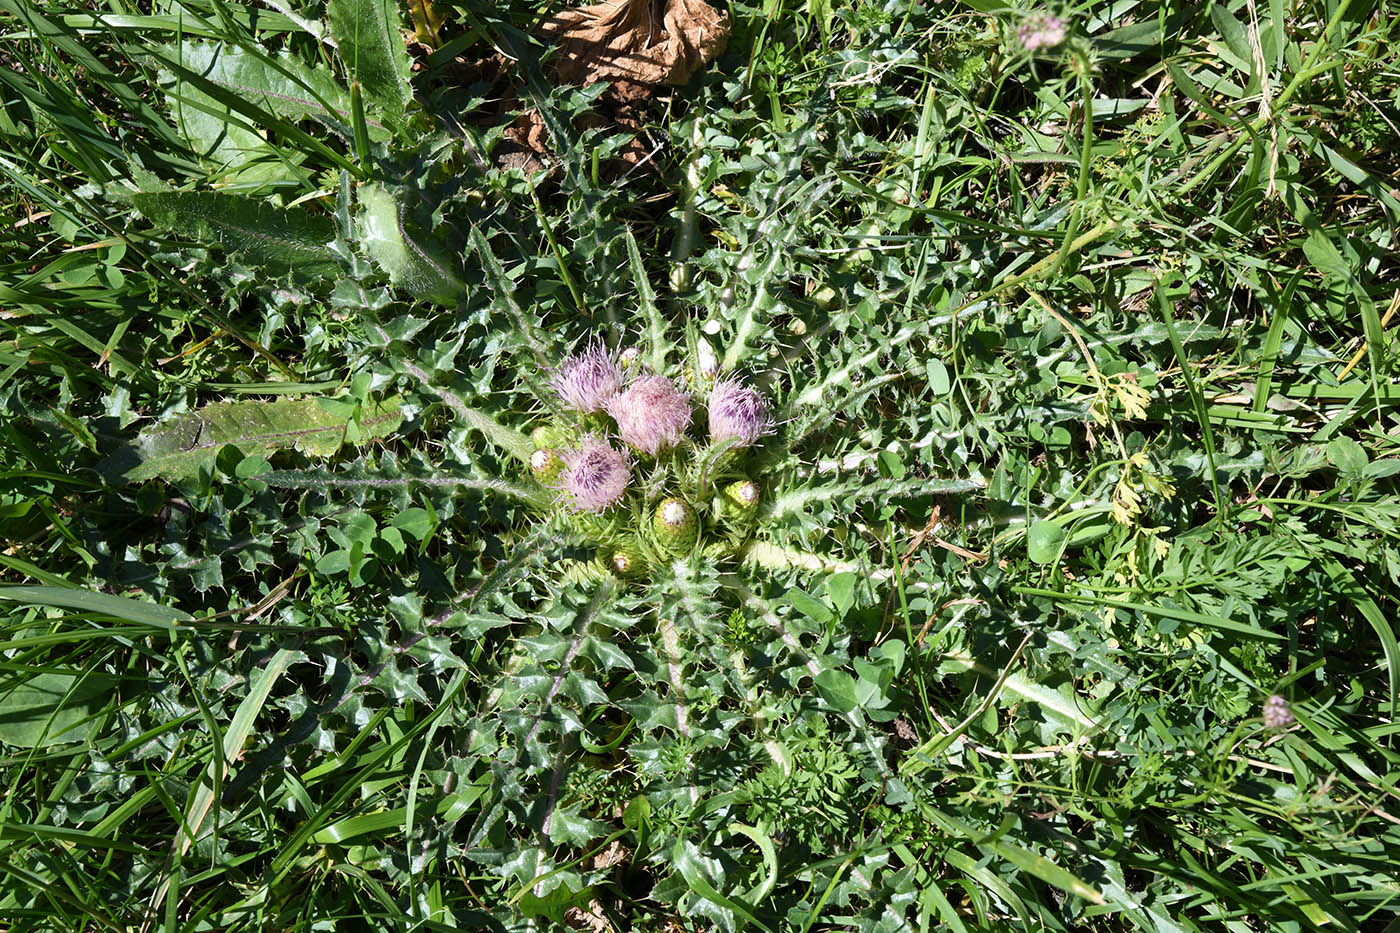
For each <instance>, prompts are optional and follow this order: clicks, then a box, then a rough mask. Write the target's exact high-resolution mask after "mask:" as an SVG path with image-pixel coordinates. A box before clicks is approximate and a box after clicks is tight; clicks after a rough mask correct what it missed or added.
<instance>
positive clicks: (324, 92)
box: [161, 42, 389, 182]
mask: <svg viewBox="0 0 1400 933" xmlns="http://www.w3.org/2000/svg"><path fill="white" fill-rule="evenodd" d="M161 51H162V53H163V54H164V55H165V56H166V57H167V59H168V61H169V62H171V63H172V64H171V66H170V67H171V68H172V69H173V66H174V65H179V66H180V67H181V68H184V69H186V70H187V71H189V72H192V73H194V74H196V75H198V76H199V77H200V78H202V79H204V80H205V81H208V82H209V83H210V84H212V85H214V86H215V87H216V88H221V89H223V90H225V91H228V92H229V93H231V94H236V95H238V96H239V97H240V98H242V99H243V100H245V101H247V102H248V103H249V104H251V105H253V106H255V107H258V108H260V109H261V110H262V111H263V112H265V113H266V114H267V115H268V118H269V120H271V119H284V120H302V119H305V118H307V117H310V118H312V119H318V120H322V121H325V122H328V123H330V124H331V125H332V126H335V127H339V128H343V127H345V126H348V125H349V123H350V94H349V92H348V91H347V90H346V89H345V88H344V87H342V86H341V85H340V83H339V82H338V81H337V80H336V78H335V77H334V76H333V75H332V74H331V73H330V71H329V69H327V68H311V67H308V66H307V65H305V64H303V63H302V62H301V61H300V60H298V59H297V58H294V57H292V56H291V55H287V54H281V53H264V52H258V51H251V50H247V49H241V48H237V47H233V46H229V45H223V44H220V43H215V42H183V43H180V44H178V45H170V46H166V47H164V48H162V49H161ZM166 74H167V78H166V83H165V93H166V96H167V97H168V98H169V101H170V109H171V112H172V115H173V116H174V118H175V121H176V124H177V125H178V126H179V127H180V129H181V130H182V131H183V132H184V134H185V136H186V138H187V139H188V140H189V142H190V144H191V145H192V146H193V147H194V148H195V149H196V150H197V151H198V152H199V153H200V154H201V155H203V156H204V157H205V158H207V159H209V160H210V161H212V162H214V163H215V164H216V165H218V166H219V167H220V168H222V169H224V170H225V171H227V172H229V173H233V174H236V175H237V177H238V179H239V181H242V182H248V181H255V180H269V179H280V178H288V177H294V175H292V174H290V173H289V171H288V163H287V153H288V152H295V150H279V149H277V148H274V147H273V145H272V144H271V143H270V142H269V141H268V140H267V138H266V137H265V135H264V134H263V132H262V131H261V130H260V129H259V128H258V127H257V126H256V125H253V124H255V123H256V119H255V118H250V117H249V116H248V115H247V114H246V113H236V112H233V111H232V110H231V109H230V108H229V107H228V106H227V105H226V104H224V103H222V102H220V101H219V100H216V99H215V98H214V97H213V96H211V94H210V92H209V90H206V89H203V88H200V87H197V86H196V85H195V84H193V83H192V82H191V81H183V80H180V79H178V78H175V77H173V76H171V75H170V71H167V72H166ZM210 90H212V89H210ZM369 129H370V132H371V135H373V136H375V137H376V138H379V139H386V138H388V136H389V132H388V131H387V130H386V129H385V128H384V127H383V125H382V124H380V123H372V124H371V125H370V127H369Z"/></svg>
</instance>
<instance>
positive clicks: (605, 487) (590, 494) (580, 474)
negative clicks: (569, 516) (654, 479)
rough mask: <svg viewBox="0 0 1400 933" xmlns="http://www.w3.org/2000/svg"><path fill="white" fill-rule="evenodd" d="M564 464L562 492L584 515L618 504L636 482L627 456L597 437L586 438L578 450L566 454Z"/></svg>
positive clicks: (569, 502) (560, 477)
mask: <svg viewBox="0 0 1400 933" xmlns="http://www.w3.org/2000/svg"><path fill="white" fill-rule="evenodd" d="M563 461H564V469H563V470H562V471H561V472H560V474H559V488H560V489H561V490H562V491H563V493H564V500H565V503H566V504H567V505H568V506H569V507H570V508H573V509H576V510H578V511H580V512H601V511H603V510H604V509H606V508H607V507H608V506H610V505H614V504H616V503H617V501H618V500H619V499H621V498H622V496H623V495H624V494H625V493H626V492H627V484H628V483H629V482H630V481H631V479H632V464H631V462H630V461H629V459H628V457H627V455H626V454H625V453H622V452H621V451H619V450H615V449H614V448H613V446H612V445H611V444H609V443H608V442H607V441H605V440H604V439H603V438H601V437H599V436H598V435H596V434H589V435H586V436H585V437H584V438H583V439H582V440H580V441H579V446H578V447H577V448H575V449H573V450H566V451H564V453H563Z"/></svg>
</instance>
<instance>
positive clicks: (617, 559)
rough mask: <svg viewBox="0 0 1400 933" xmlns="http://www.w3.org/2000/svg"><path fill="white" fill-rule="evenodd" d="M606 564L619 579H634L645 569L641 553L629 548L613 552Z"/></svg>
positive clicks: (644, 561)
mask: <svg viewBox="0 0 1400 933" xmlns="http://www.w3.org/2000/svg"><path fill="white" fill-rule="evenodd" d="M608 563H609V565H611V566H612V569H613V573H615V574H617V575H618V576H619V577H635V576H637V575H638V574H640V573H641V572H642V571H643V570H645V569H646V560H645V559H643V557H642V555H641V552H640V551H638V550H637V549H636V548H635V547H631V546H628V547H622V548H619V549H618V550H616V551H614V552H613V555H612V557H611V558H610V559H609V561H608Z"/></svg>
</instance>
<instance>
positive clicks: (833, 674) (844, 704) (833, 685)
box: [816, 668, 860, 713]
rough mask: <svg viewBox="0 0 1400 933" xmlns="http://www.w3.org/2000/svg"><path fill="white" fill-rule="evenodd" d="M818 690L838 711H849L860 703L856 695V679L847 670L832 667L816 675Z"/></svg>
mask: <svg viewBox="0 0 1400 933" xmlns="http://www.w3.org/2000/svg"><path fill="white" fill-rule="evenodd" d="M816 687H817V692H818V693H820V694H821V696H822V699H823V700H825V701H826V702H827V703H830V704H831V706H832V708H833V709H835V710H836V711H837V712H841V713H849V712H850V711H851V710H853V709H855V708H856V707H857V706H859V705H860V701H859V700H858V699H857V697H856V680H855V678H854V677H852V676H851V675H850V674H847V673H846V672H845V671H842V670H837V669H836V668H831V669H830V670H825V671H822V672H821V673H820V674H818V675H817V677H816Z"/></svg>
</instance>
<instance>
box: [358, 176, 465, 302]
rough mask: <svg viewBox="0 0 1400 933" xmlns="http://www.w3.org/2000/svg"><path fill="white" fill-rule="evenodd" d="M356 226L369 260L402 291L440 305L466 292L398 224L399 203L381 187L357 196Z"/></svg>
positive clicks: (458, 280)
mask: <svg viewBox="0 0 1400 933" xmlns="http://www.w3.org/2000/svg"><path fill="white" fill-rule="evenodd" d="M356 197H357V198H358V199H359V202H360V211H359V214H358V215H357V216H356V226H357V227H358V232H359V236H360V242H361V243H363V244H364V247H365V252H367V253H368V254H369V256H370V258H371V259H373V260H374V261H375V263H376V264H377V265H378V266H379V267H380V268H381V269H383V270H384V271H385V272H386V273H388V275H389V281H391V282H393V283H394V284H395V285H397V286H398V287H400V288H402V289H404V290H405V291H409V292H412V293H413V294H415V295H421V296H423V297H424V298H431V299H433V300H435V301H439V302H441V303H443V304H448V305H451V304H455V303H456V301H457V299H458V298H460V297H461V296H462V295H463V294H464V293H465V292H466V286H465V285H464V284H463V283H462V280H461V278H460V277H459V276H458V274H457V272H456V271H455V270H454V269H452V268H450V267H449V266H448V265H447V264H446V263H445V262H444V261H443V260H441V259H439V258H437V257H435V256H433V255H431V254H430V252H429V251H428V250H427V249H426V248H425V247H424V245H423V244H421V243H419V242H416V241H415V240H414V238H413V237H412V236H410V235H409V233H408V231H406V230H405V229H404V226H403V223H402V221H401V220H400V214H399V203H398V201H397V200H396V199H395V198H394V196H393V195H392V194H390V193H389V191H388V190H387V189H385V188H384V186H382V185H373V184H371V185H365V186H364V187H362V188H360V190H359V191H358V192H357V194H356Z"/></svg>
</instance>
